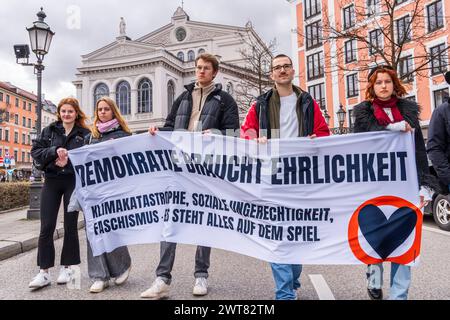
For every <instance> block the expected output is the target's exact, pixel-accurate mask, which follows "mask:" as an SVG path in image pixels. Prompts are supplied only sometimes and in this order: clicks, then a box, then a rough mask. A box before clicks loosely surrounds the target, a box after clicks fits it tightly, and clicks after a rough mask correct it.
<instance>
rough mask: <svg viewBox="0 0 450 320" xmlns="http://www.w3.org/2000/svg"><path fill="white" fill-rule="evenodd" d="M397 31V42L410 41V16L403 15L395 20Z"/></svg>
mask: <svg viewBox="0 0 450 320" xmlns="http://www.w3.org/2000/svg"><path fill="white" fill-rule="evenodd" d="M395 24H396V31H397V44H399V45H401V44H403V43H405V42H409V41H411V25H410V17H409V16H404V17H403V18H400V19H398V20H396V21H395Z"/></svg>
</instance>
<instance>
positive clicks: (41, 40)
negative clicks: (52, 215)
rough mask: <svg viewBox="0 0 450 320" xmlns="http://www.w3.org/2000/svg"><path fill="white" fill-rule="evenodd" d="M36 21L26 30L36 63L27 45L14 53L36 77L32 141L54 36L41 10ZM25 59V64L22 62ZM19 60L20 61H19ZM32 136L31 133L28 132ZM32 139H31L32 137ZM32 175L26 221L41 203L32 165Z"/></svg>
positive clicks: (38, 127) (39, 184)
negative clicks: (32, 60)
mask: <svg viewBox="0 0 450 320" xmlns="http://www.w3.org/2000/svg"><path fill="white" fill-rule="evenodd" d="M37 17H38V20H37V21H35V22H34V23H33V25H32V26H30V27H28V28H26V29H27V31H28V34H29V36H30V43H31V50H32V51H33V52H34V53H35V55H36V58H37V62H36V63H29V62H28V58H29V54H30V48H29V47H28V45H26V44H25V45H15V46H14V52H15V54H16V62H17V63H19V64H21V65H24V66H33V67H34V73H35V74H36V76H37V107H36V113H37V120H36V131H35V132H34V133H33V135H34V139H36V137H37V136H38V135H40V134H41V113H42V92H41V87H42V71H43V70H44V65H43V64H42V62H43V60H44V57H45V55H46V54H47V53H48V51H49V49H50V44H51V43H52V38H53V35H54V34H55V33H54V32H53V31H52V30H51V29H50V27H49V25H48V24H47V23H45V22H44V19H45V18H46V17H47V15H46V14H45V12H44V11H43V8H42V7H41V11H39V12H38V13H37ZM24 59H26V62H25V61H24ZM19 60H20V61H19ZM30 135H32V132H30ZM32 138H33V137H32ZM32 174H33V177H34V181H33V183H32V184H31V186H30V209H29V210H28V212H27V219H39V217H40V202H41V189H42V180H41V173H40V172H39V171H38V170H36V168H35V167H34V165H33V169H32Z"/></svg>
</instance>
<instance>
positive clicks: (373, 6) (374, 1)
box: [366, 0, 380, 17]
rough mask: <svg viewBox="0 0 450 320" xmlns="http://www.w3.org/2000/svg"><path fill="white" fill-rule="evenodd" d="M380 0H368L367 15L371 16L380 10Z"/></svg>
mask: <svg viewBox="0 0 450 320" xmlns="http://www.w3.org/2000/svg"><path fill="white" fill-rule="evenodd" d="M379 3H380V0H366V4H367V16H368V17H371V16H374V15H375V14H377V13H378V12H380V6H379Z"/></svg>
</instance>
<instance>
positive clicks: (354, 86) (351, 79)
mask: <svg viewBox="0 0 450 320" xmlns="http://www.w3.org/2000/svg"><path fill="white" fill-rule="evenodd" d="M356 96H358V74H357V73H354V74H351V75H348V76H347V98H351V97H356Z"/></svg>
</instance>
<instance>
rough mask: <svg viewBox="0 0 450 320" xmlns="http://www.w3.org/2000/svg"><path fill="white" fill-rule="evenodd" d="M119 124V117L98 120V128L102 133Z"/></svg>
mask: <svg viewBox="0 0 450 320" xmlns="http://www.w3.org/2000/svg"><path fill="white" fill-rule="evenodd" d="M118 125H119V121H117V119H115V118H114V119H112V120H109V121H108V122H100V121H99V122H97V129H98V131H99V132H100V133H105V132H107V131H109V130H111V129H113V128H115V127H117V126H118Z"/></svg>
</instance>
